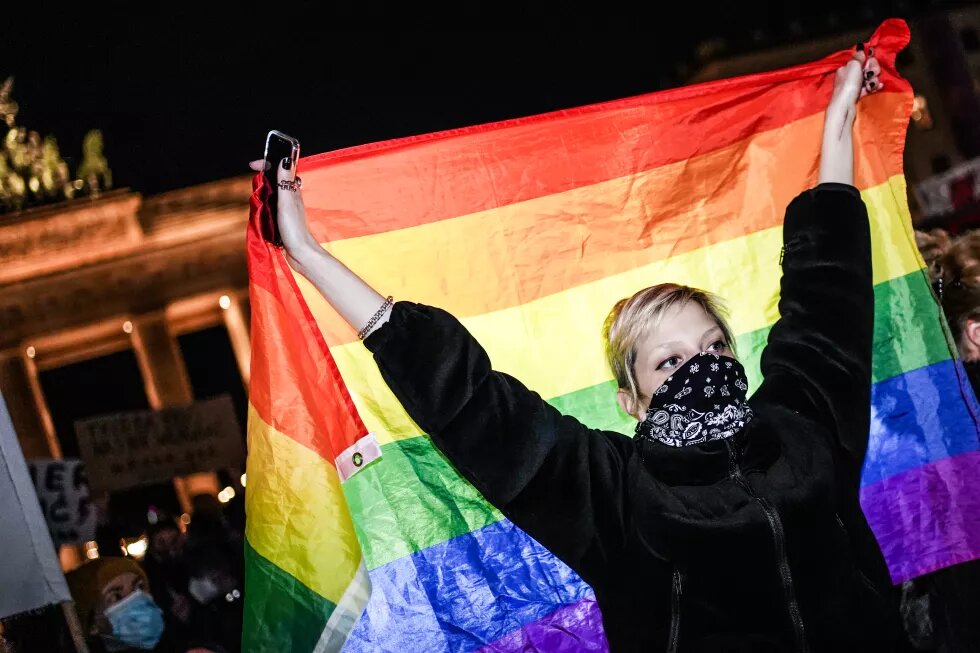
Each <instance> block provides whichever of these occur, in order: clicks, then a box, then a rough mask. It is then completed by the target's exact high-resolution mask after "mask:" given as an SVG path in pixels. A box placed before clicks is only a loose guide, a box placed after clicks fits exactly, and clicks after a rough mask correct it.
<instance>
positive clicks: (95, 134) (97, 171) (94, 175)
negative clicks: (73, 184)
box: [76, 129, 112, 196]
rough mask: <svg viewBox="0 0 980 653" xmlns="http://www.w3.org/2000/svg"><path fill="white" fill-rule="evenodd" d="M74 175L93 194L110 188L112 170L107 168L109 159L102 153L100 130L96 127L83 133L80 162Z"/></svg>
mask: <svg viewBox="0 0 980 653" xmlns="http://www.w3.org/2000/svg"><path fill="white" fill-rule="evenodd" d="M76 176H77V177H78V178H79V179H80V180H81V181H82V183H84V184H85V188H86V189H87V190H88V192H89V193H90V194H92V195H93V196H96V195H98V194H99V193H100V192H102V191H105V190H109V189H110V188H112V170H110V169H109V160H108V159H106V157H105V154H103V153H102V132H101V131H99V130H98V129H93V130H92V131H90V132H89V133H87V134H85V140H84V141H83V142H82V163H81V164H80V165H79V166H78V174H77V175H76Z"/></svg>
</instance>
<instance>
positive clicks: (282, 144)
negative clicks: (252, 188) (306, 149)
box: [262, 129, 299, 247]
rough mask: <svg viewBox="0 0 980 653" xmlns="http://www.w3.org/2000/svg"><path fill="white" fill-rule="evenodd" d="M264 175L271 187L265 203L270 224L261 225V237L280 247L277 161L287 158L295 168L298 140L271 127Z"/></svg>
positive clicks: (292, 167) (266, 148)
mask: <svg viewBox="0 0 980 653" xmlns="http://www.w3.org/2000/svg"><path fill="white" fill-rule="evenodd" d="M263 158H264V159H265V164H266V165H265V171H264V172H263V174H264V175H265V178H266V181H268V182H269V186H270V187H271V188H272V189H273V192H272V194H271V195H270V196H269V199H268V201H267V202H266V204H267V205H268V207H269V216H270V217H271V221H270V222H271V223H270V224H263V225H262V237H263V238H265V240H267V241H268V242H270V243H272V244H273V245H275V246H276V247H282V238H281V237H280V236H279V211H278V204H279V201H278V200H279V193H278V190H277V189H278V184H279V180H278V175H279V163H280V162H281V161H282V160H283V159H286V158H288V159H289V160H290V161H291V165H290V170H293V171H295V170H296V162H297V161H299V141H298V140H296V139H295V138H293V137H292V136H289V135H288V134H284V133H282V132H281V131H277V130H275V129H273V130H272V131H270V132H269V135H268V136H266V139H265V157H263Z"/></svg>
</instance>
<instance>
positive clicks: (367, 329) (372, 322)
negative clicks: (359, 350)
mask: <svg viewBox="0 0 980 653" xmlns="http://www.w3.org/2000/svg"><path fill="white" fill-rule="evenodd" d="M394 301H395V300H394V299H393V298H392V296H391V295H388V298H387V299H385V303H384V304H382V305H381V308H379V309H378V312H377V313H375V314H374V316H373V317H372V318H371V319H370V320H368V323H367V324H366V325H365V326H364V328H363V329H361V330H360V331H358V332H357V337H358V338H360V339H361V340H364V338H366V337H367V334H369V333H371V329H373V328H374V325H375V324H377V323H378V320H380V319H381V317H382V316H383V315H384V314H385V311H387V310H388V307H389V306H391V305H392V304H393V303H394Z"/></svg>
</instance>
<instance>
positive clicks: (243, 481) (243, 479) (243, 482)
mask: <svg viewBox="0 0 980 653" xmlns="http://www.w3.org/2000/svg"><path fill="white" fill-rule="evenodd" d="M241 481H242V487H245V474H242V478H241Z"/></svg>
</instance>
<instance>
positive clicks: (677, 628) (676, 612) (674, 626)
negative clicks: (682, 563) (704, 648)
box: [667, 567, 684, 653]
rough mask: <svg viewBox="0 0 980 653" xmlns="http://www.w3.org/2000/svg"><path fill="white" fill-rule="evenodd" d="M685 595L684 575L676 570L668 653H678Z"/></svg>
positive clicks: (671, 587) (672, 588)
mask: <svg viewBox="0 0 980 653" xmlns="http://www.w3.org/2000/svg"><path fill="white" fill-rule="evenodd" d="M683 593H684V574H682V573H681V570H680V569H677V568H676V567H675V568H674V577H673V580H672V581H671V586H670V637H669V638H668V642H667V653H677V646H678V644H679V642H680V637H681V594H683Z"/></svg>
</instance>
